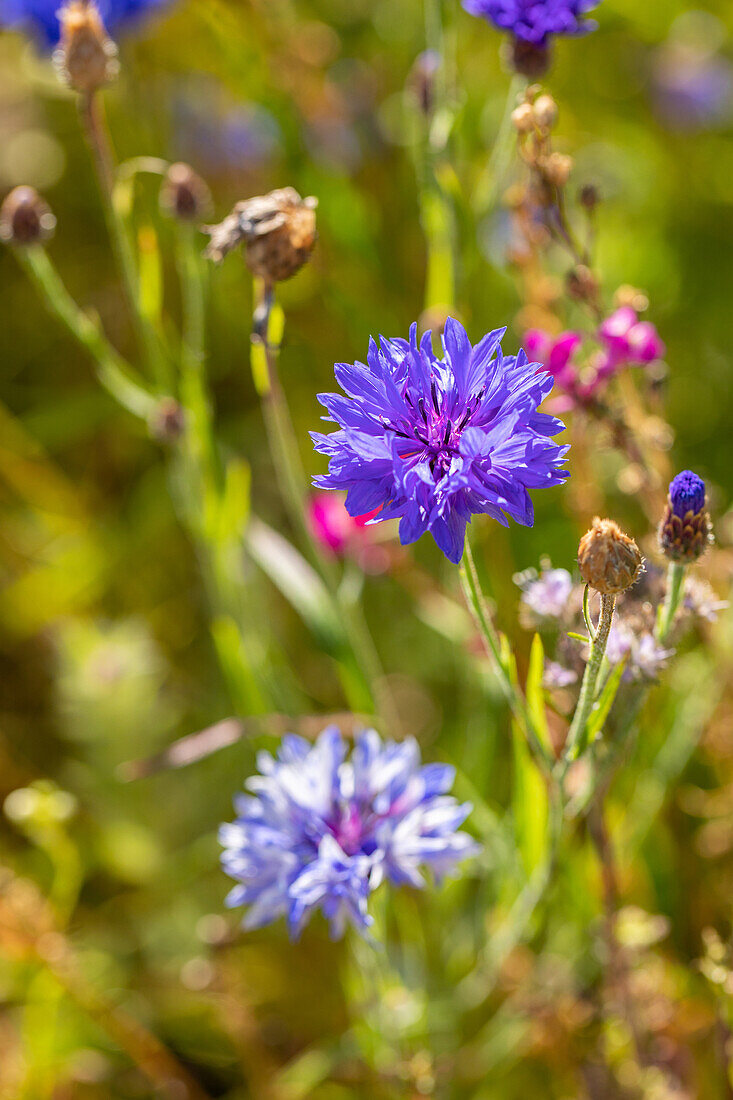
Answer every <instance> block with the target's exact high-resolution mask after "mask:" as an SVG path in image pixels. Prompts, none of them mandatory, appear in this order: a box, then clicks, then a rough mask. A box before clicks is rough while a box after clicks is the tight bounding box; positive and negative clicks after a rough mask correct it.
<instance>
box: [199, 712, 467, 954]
mask: <svg viewBox="0 0 733 1100" xmlns="http://www.w3.org/2000/svg"><path fill="white" fill-rule="evenodd" d="M346 754H347V746H346V743H345V741H344V739H343V738H342V736H341V733H340V732H339V730H338V729H336V728H335V727H334V726H330V727H328V729H325V730H324V731H323V733H322V734H321V735H320V737H319V738H318V740H317V741H316V742H315V744H311V743H310V742H308V741H306V740H304V739H303V738H302V737H296V736H294V735H292V734H290V735H287V736H286V737H284V738H283V740H282V743H281V746H280V749H279V751H278V754H277V757H276V758H275V757H273V756H271V755H270V753H267V752H262V753H260V754H259V756H258V760H257V764H258V767H259V770H260V774H259V775H255V776H252V777H251V778H250V779H248V780H247V783H246V787H247V788H248V790H249V791H250V792H251V793H250V794H246V795H240V796H238V797H237V798H236V799H235V803H234V804H235V808H236V811H237V819H236V821H234V822H233V823H231V824H226V825H222V827H221V831H220V840H221V844H222V846H223V847H224V852H223V853H222V865H223V867H224V870H225V871H226V873H227V874H228V875H231V877H232V878H234V879H236V880H237V882H238V885H237V886H235V887H234V889H233V890H232V891H231V893H230V894H229V896H228V898H227V905H230V906H238V905H245V906H247V907H248V912H247V914H246V915H245V918H244V921H243V925H244V927H245V928H259V927H261V926H262V925H264V924H269V923H270V922H271V921H274V920H276V919H277V918H278V917H279V916H281V915H282V916H285V918H286V919H287V923H288V928H289V930H290V934H291V936H293V937H294V938H295V937H297V936H298V935H299V933H300V931H301V929H302V928H303V926H304V925H305V924H306V923H307V921H308V920H309V919H310V917H311V915H312V914H313V913H314V912H315V911H316V910H318V909H320V910H321V911H322V913H323V915H324V916H325V917H326V919H327V920H328V921H329V922H330V926H331V935H332V936H333V937H334V938H336V937H338V936H341V935H343V933H344V930H345V928H346V925H347V924H348V923H352V924H353V925H355V926H356V928H358V929H360V930H361V931H365V930H366V929H367V928H368V927H369V925H370V924H371V918H370V917H369V914H368V911H367V900H368V898H369V895H370V893H371V892H372V891H373V890H375V889H376V888H377V887H378V886H379V884H380V883H381V882H382V880H383V879H385V878H387V879H389V880H390V881H391V882H392V883H394V884H396V885H401V884H403V883H409V884H410V885H411V886H424V885H425V880H424V878H423V874H422V870H423V868H426V867H429V868H430V869H431V870H432V872H433V874H434V876H435V877H436V878H437V879H440V878H441V877H442V876H443V875H445V874H446V873H448V872H449V871H451V870H452V869H453V868H454V866H455V864H456V863H457V862H459V861H460V860H462V859H465V858H466V857H467V856H470V855H474V854H475V853H476V852H477V851H478V845H477V844H476V843H475V841H474V840H473V839H472V838H471V837H470V836H469V835H468V834H467V833H463V832H459V831H458V830H459V827H460V825H461V824H462V823H463V822H464V821H465V819H466V817H467V816H468V814H469V812H470V810H471V806H470V804H468V803H463V804H460V803H459V802H457V801H456V799H455V798H453V797H451V796H450V795H449V794H448V791H449V790H450V788H451V786H452V785H453V778H454V770H453V768H451V767H449V766H448V765H445V764H426V765H421V763H420V750H419V748H418V746H417V742H416V741H415V740H414V739H412V738H408V739H407V740H406V741H402V742H399V743H397V742H394V741H387V742H384V743H383V742H382V741H381V739H380V737H379V735H378V734H377V733H375V731H374V730H366V731H365V732H363V733H361V734H360V735H359V736H358V737H357V738H356V743H355V745H354V748H353V751H352V753H351V755H350V757H349V758H348V759H347V755H346Z"/></svg>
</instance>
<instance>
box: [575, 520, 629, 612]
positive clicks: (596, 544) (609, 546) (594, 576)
mask: <svg viewBox="0 0 733 1100" xmlns="http://www.w3.org/2000/svg"><path fill="white" fill-rule="evenodd" d="M643 560H644V559H643V558H642V556H641V553H640V551H639V547H638V546H637V545H636V543H635V542H634V540H633V539H632V538H630V537H629V536H628V535H626V534H624V532H623V531H622V530H621V528H620V527H619V525H618V524H617V523H616V522H615V521H614V520H612V519H600V518H599V517H598V516H596V517H595V519H594V520H593V523H592V524H591V527H590V530H588V531H586V533H585V534H584V535H583V537H582V539H581V540H580V545H579V546H578V565H579V566H580V575H581V577H582V578H583V580H584V581H585V583H586V584H589V585H590V587H591V588H595V590H596V592H601V593H602V594H603V595H608V596H615V595H618V593H619V592H624V591H625V590H626V589H627V588H630V587H631V585H632V584H633V583H634V581H635V580H636V579H637V578H638V576H639V574H640V573H641V567H642V563H643Z"/></svg>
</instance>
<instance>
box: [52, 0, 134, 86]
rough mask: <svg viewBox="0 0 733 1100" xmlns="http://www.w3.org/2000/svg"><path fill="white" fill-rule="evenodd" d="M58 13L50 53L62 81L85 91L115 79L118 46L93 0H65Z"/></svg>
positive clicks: (117, 69) (117, 68) (117, 67)
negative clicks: (57, 37)
mask: <svg viewBox="0 0 733 1100" xmlns="http://www.w3.org/2000/svg"><path fill="white" fill-rule="evenodd" d="M58 17H59V23H60V25H61V37H60V40H59V45H58V48H57V49H56V51H55V52H54V55H53V56H54V62H55V64H56V66H57V69H58V71H59V74H60V76H61V79H62V80H63V81H64V83H65V84H68V85H69V87H70V88H73V89H74V90H75V91H77V92H85V93H87V94H88V93H90V92H94V91H96V90H97V88H101V87H102V86H103V85H104V84H109V82H110V81H111V80H114V78H115V77H116V76H117V73H118V72H119V64H118V62H117V46H116V45H115V44H114V42H113V41H112V39H111V38H110V37H109V35H108V34H107V31H106V29H105V26H104V23H103V22H102V19H101V17H100V14H99V11H98V9H97V6H96V4H94V3H93V0H67V2H66V3H65V4H64V5H63V7H62V8H61V10H60V11H59V13H58Z"/></svg>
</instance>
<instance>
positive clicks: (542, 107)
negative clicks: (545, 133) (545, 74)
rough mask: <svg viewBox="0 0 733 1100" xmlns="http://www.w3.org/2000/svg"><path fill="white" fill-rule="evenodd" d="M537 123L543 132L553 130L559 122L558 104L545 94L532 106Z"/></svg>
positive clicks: (538, 97)
mask: <svg viewBox="0 0 733 1100" xmlns="http://www.w3.org/2000/svg"><path fill="white" fill-rule="evenodd" d="M532 110H533V111H534V117H535V121H536V122H537V125H538V126H539V128H540V129H541V130H551V129H552V127H553V126H554V125H555V123H556V122H557V103H555V100H554V99H553V98H552V96H551V95H548V94H547V92H544V93H543V94H542V95H540V96H537V99H536V100H535V101H534V103H533V104H532Z"/></svg>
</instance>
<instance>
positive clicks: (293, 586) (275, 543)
mask: <svg viewBox="0 0 733 1100" xmlns="http://www.w3.org/2000/svg"><path fill="white" fill-rule="evenodd" d="M244 538H245V544H246V547H247V550H248V551H249V554H250V555H251V557H252V559H253V560H254V561H255V562H256V563H257V565H258V566H259V567H260V569H261V570H262V571H263V573H266V574H267V576H268V577H269V578H270V580H271V581H272V582H273V584H274V585H275V587H276V588H278V589H279V590H280V592H281V593H282V595H283V596H284V597H285V599H286V600H287V601H288V603H289V604H290V605H291V607H293V608H294V609H295V610H296V611H297V613H298V614H299V615H300V617H301V618H302V619H303V621H304V622H305V624H306V625H307V626H308V628H309V629H310V630H311V631H312V632H313V634H314V635H315V637H316V638H317V640H318V641H319V643H320V644H321V645H322V646H323V648H324V649H325V650H326V652H327V653H330V654H331V655H332V656H342V655H343V649H344V632H343V629H342V627H341V623H340V622H339V619H338V617H337V615H336V613H335V610H334V605H333V600H332V599H331V596H330V595H329V592H328V590H327V588H326V586H325V585H324V583H323V581H322V580H321V578H320V577H319V576H318V574H317V573H316V571H315V569H313V568H312V566H310V565H309V564H308V562H307V561H306V560H305V558H304V557H303V556H302V555H301V554H300V553H299V552H298V551H297V550H296V549H295V547H294V546H292V545H291V543H289V542H288V540H287V539H285V538H283V536H282V535H279V534H278V533H277V531H274V530H273V529H272V527H268V526H267V524H266V523H263V522H262V520H260V519H253V520H251V521H250V523H249V526H248V527H247V530H246V532H245V536H244Z"/></svg>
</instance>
